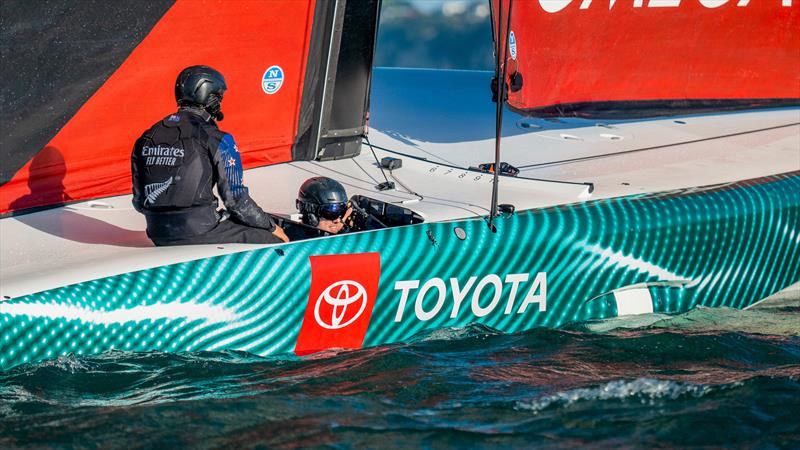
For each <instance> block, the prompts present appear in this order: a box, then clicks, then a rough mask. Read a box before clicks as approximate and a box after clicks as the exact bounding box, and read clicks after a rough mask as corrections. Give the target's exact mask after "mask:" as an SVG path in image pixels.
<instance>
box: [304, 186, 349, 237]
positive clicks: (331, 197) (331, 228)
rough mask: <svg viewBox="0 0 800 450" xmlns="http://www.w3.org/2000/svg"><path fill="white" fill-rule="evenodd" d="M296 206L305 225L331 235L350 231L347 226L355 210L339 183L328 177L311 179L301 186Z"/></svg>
mask: <svg viewBox="0 0 800 450" xmlns="http://www.w3.org/2000/svg"><path fill="white" fill-rule="evenodd" d="M295 204H296V205H297V210H298V211H300V214H301V215H302V220H303V223H304V224H306V225H308V226H310V227H315V228H317V229H319V230H322V231H325V232H327V233H330V234H338V233H340V232H342V231H344V232H347V231H349V228H348V227H346V226H345V224H346V221H347V219H348V218H349V217H350V214H351V213H352V212H353V209H352V207H350V205H349V204H348V201H347V192H346V191H345V190H344V186H342V184H341V183H339V182H338V181H336V180H333V179H331V178H328V177H314V178H309V179H308V180H306V181H305V182H304V183H303V184H302V186H300V191H299V192H298V193H297V201H296V203H295ZM309 237H310V236H309Z"/></svg>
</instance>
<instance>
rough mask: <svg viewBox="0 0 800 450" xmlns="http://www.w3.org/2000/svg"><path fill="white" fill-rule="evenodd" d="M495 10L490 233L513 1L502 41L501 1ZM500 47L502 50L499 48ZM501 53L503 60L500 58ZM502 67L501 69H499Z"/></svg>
mask: <svg viewBox="0 0 800 450" xmlns="http://www.w3.org/2000/svg"><path fill="white" fill-rule="evenodd" d="M497 3H498V8H497V39H496V42H495V67H494V76H495V79H496V80H497V110H496V112H495V136H494V177H493V178H492V206H491V209H490V210H489V229H490V230H492V233H495V232H497V227H495V226H494V218H495V217H496V216H497V190H498V183H499V181H500V137H501V133H502V131H503V103H504V102H505V101H506V94H505V87H506V69H507V64H506V62H507V60H508V39H509V35H510V33H511V9H512V6H513V4H514V0H508V17H507V18H506V29H505V36H504V38H503V39H501V37H500V33H501V32H502V31H503V27H502V24H503V0H498V2H497ZM501 46H502V48H501ZM501 53H502V55H503V58H502V59H501V58H500V54H501ZM501 66H502V69H501Z"/></svg>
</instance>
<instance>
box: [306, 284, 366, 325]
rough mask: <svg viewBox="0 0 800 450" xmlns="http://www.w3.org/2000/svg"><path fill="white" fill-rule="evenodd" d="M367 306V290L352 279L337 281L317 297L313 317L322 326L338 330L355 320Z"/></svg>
mask: <svg viewBox="0 0 800 450" xmlns="http://www.w3.org/2000/svg"><path fill="white" fill-rule="evenodd" d="M366 306H367V291H366V289H364V286H362V285H361V284H360V283H358V282H356V281H352V280H342V281H337V282H335V283H333V284H331V285H330V286H328V287H327V288H326V289H325V290H324V291H322V294H320V295H319V297H318V298H317V303H316V304H315V305H314V318H315V319H316V320H317V323H318V324H319V326H321V327H322V328H326V329H328V330H338V329H340V328H344V327H346V326H348V325H350V324H351V323H353V322H355V321H356V320H357V319H358V318H359V317H361V313H363V312H364V309H365V308H366Z"/></svg>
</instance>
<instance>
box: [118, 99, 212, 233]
mask: <svg viewBox="0 0 800 450" xmlns="http://www.w3.org/2000/svg"><path fill="white" fill-rule="evenodd" d="M208 119H209V116H208V114H207V113H205V112H204V111H195V110H186V109H181V110H180V111H178V112H177V113H175V114H170V115H169V116H167V117H165V118H164V119H163V120H161V121H159V122H157V123H156V124H155V125H153V126H152V127H151V128H150V129H149V130H147V131H145V132H144V134H142V136H141V137H140V138H139V139H138V140H137V141H136V144H135V145H134V149H133V153H132V155H131V172H132V177H133V205H134V207H135V208H136V210H137V211H139V212H142V213H143V214H144V215H145V217H146V218H147V232H148V234H149V235H150V236H157V237H176V236H193V235H198V234H203V233H205V232H207V231H209V230H211V229H212V228H214V227H215V226H216V225H217V222H218V221H219V215H218V213H217V212H216V210H217V207H218V200H217V198H216V197H215V196H214V193H213V191H212V187H213V185H214V181H215V180H214V175H213V169H212V159H211V158H212V156H211V152H212V149H215V148H216V147H217V146H218V145H219V142H220V139H221V138H222V132H221V131H219V129H218V128H217V125H216V124H215V123H214V122H213V121H211V120H208Z"/></svg>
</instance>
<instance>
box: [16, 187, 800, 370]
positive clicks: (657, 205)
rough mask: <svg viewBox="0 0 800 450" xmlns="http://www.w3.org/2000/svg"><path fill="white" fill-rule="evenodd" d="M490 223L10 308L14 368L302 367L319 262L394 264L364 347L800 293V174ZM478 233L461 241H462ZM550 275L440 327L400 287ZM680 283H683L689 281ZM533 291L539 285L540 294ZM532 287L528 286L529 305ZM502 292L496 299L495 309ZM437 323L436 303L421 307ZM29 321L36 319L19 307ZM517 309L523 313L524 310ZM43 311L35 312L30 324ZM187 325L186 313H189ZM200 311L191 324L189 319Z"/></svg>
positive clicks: (107, 283)
mask: <svg viewBox="0 0 800 450" xmlns="http://www.w3.org/2000/svg"><path fill="white" fill-rule="evenodd" d="M497 226H498V231H497V233H496V234H493V233H491V232H490V231H489V230H488V227H487V226H486V223H485V221H484V220H483V219H471V220H462V221H455V222H444V223H423V224H419V225H414V226H408V227H400V228H393V229H388V230H380V231H372V232H366V233H356V234H350V235H341V236H336V237H332V238H327V239H321V240H311V241H304V242H296V243H290V244H285V245H282V246H280V247H278V248H279V250H276V249H275V248H264V249H259V250H252V251H246V252H241V253H235V254H230V255H225V256H218V257H213V258H207V259H203V260H198V261H191V262H186V263H180V264H174V265H169V266H163V267H157V268H153V269H148V270H142V271H138V272H132V273H126V274H123V275H118V276H113V277H108V278H103V279H98V280H93V281H88V282H84V283H79V284H76V285H71V286H65V287H62V288H58V289H53V290H50V291H46V292H41V293H37V294H33V295H28V296H25V297H19V298H15V299H12V300H7V301H3V302H0V368H2V369H7V368H10V367H13V366H15V365H18V364H22V363H26V362H32V361H37V360H42V359H48V358H54V357H57V356H59V355H63V354H67V353H75V354H79V355H86V354H96V353H100V352H104V351H108V350H111V349H119V350H130V351H149V350H159V351H168V352H181V351H201V350H222V349H235V350H244V351H248V352H252V353H255V354H259V355H270V354H280V353H291V352H292V351H293V350H294V345H295V342H296V339H297V335H298V333H299V330H300V326H301V324H302V320H303V315H304V312H305V310H306V304H307V302H308V293H309V287H310V282H311V272H310V264H309V259H308V257H309V256H311V255H325V254H348V253H364V252H379V253H380V254H381V278H380V285H379V291H378V296H377V298H376V300H375V306H374V310H373V313H372V317H371V321H370V326H369V329H368V331H367V334H366V337H365V339H364V346H374V345H379V344H385V343H394V342H403V341H407V340H408V339H409V338H411V337H412V336H414V335H415V334H418V333H420V332H423V331H429V330H434V329H437V328H442V327H461V326H465V325H468V324H470V323H481V324H484V325H487V326H490V327H493V328H496V329H499V330H502V331H505V332H515V331H520V330H525V329H529V328H532V327H558V326H561V325H564V324H566V323H570V322H576V321H585V320H590V319H599V318H609V317H614V316H616V315H617V306H616V303H615V301H614V300H613V292H612V291H613V290H615V289H619V288H622V287H626V286H630V285H633V284H636V283H649V285H648V286H649V287H648V288H649V290H650V293H651V296H652V302H653V307H654V310H655V311H656V312H667V313H677V312H683V311H687V310H689V309H691V308H693V307H696V306H699V305H702V306H707V307H732V308H744V307H747V306H749V305H751V304H753V303H754V302H756V301H758V300H760V299H762V298H764V297H766V296H768V295H770V294H772V293H774V292H777V291H779V290H781V289H783V288H785V287H787V286H789V285H791V284H793V283H796V282H797V281H798V280H800V172H791V173H787V174H783V175H776V176H771V177H766V178H760V179H757V180H749V181H743V182H739V183H733V184H726V185H718V186H712V187H708V188H695V189H688V190H681V191H675V192H666V193H660V194H649V195H638V196H631V197H623V198H616V199H609V200H598V201H590V202H584V203H577V204H572V205H566V206H559V207H553V208H547V209H539V210H532V211H524V212H519V213H517V214H515V215H513V216H510V217H505V218H500V219H499V220H498V221H497ZM456 227H459V228H461V229H463V230H464V231H465V232H466V238H465V239H464V240H461V239H459V238H458V237H457V236H456V234H455V233H454V229H455V228H456ZM538 272H545V273H546V288H547V289H546V298H547V305H546V310H545V311H539V308H538V307H537V305H536V304H532V305H530V306H529V307H528V308H527V309H526V311H525V312H524V313H522V314H517V313H516V312H514V311H512V313H511V314H504V308H505V305H506V298H507V297H508V296H509V290H510V287H509V286H510V285H509V284H504V285H503V292H502V295H501V300H500V302H499V304H498V306H497V307H496V308H495V309H494V310H493V311H492V312H490V313H489V314H487V315H485V316H483V317H477V316H475V315H474V314H473V312H472V310H471V308H470V306H469V304H470V299H471V294H472V293H470V295H469V296H467V298H466V299H465V300H464V301H463V303H462V304H461V308H460V310H459V312H458V314H457V315H456V316H455V317H451V311H452V304H453V300H452V292H451V291H448V293H447V299H446V300H445V303H444V306H443V308H442V309H441V311H440V312H439V313H438V314H437V315H436V316H435V317H433V318H431V319H430V320H427V321H421V320H418V319H417V317H416V316H415V312H414V311H415V309H414V308H415V301H416V292H418V290H417V291H412V294H411V295H410V296H409V298H408V302H407V304H406V306H405V309H404V311H403V314H402V320H401V321H399V322H396V321H395V318H396V315H397V309H398V304H399V298H400V291H399V290H396V289H395V283H396V282H397V281H400V280H419V281H420V285H422V284H423V283H425V281H427V280H430V279H431V278H433V277H437V278H441V279H442V280H444V281H445V283H446V284H447V286H448V288H449V287H450V284H449V280H450V279H451V278H456V279H457V280H458V282H459V283H460V285H461V286H463V285H464V284H465V283H466V281H467V279H468V278H469V277H471V276H476V277H477V279H478V280H480V279H481V278H482V277H484V276H486V275H489V274H496V275H499V276H500V278H503V277H505V276H506V275H507V274H512V273H513V274H519V273H527V274H530V275H531V279H533V277H534V276H535V275H536V274H537V273H538ZM676 280H682V281H681V282H676ZM529 284H530V283H529ZM529 284H524V283H523V284H522V285H520V293H518V294H517V303H516V304H517V305H518V304H519V303H520V300H521V298H522V296H523V295H524V294H525V291H526V290H527V286H528V285H529ZM493 297H494V290H493V289H484V290H483V291H482V292H481V296H480V298H479V304H480V305H484V306H485V305H488V304H490V303H491V302H492V298H493ZM421 302H422V305H424V309H425V310H430V309H431V308H432V307H433V305H434V304H435V303H436V291H435V290H434V291H429V293H428V295H427V296H425V297H423V298H422V299H421ZM23 307H25V308H28V309H27V310H26V311H29V312H27V313H21V312H20V311H21V309H19V308H23ZM515 310H516V306H515ZM30 311H34V312H30ZM181 311H183V312H181ZM187 311H188V312H187Z"/></svg>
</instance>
